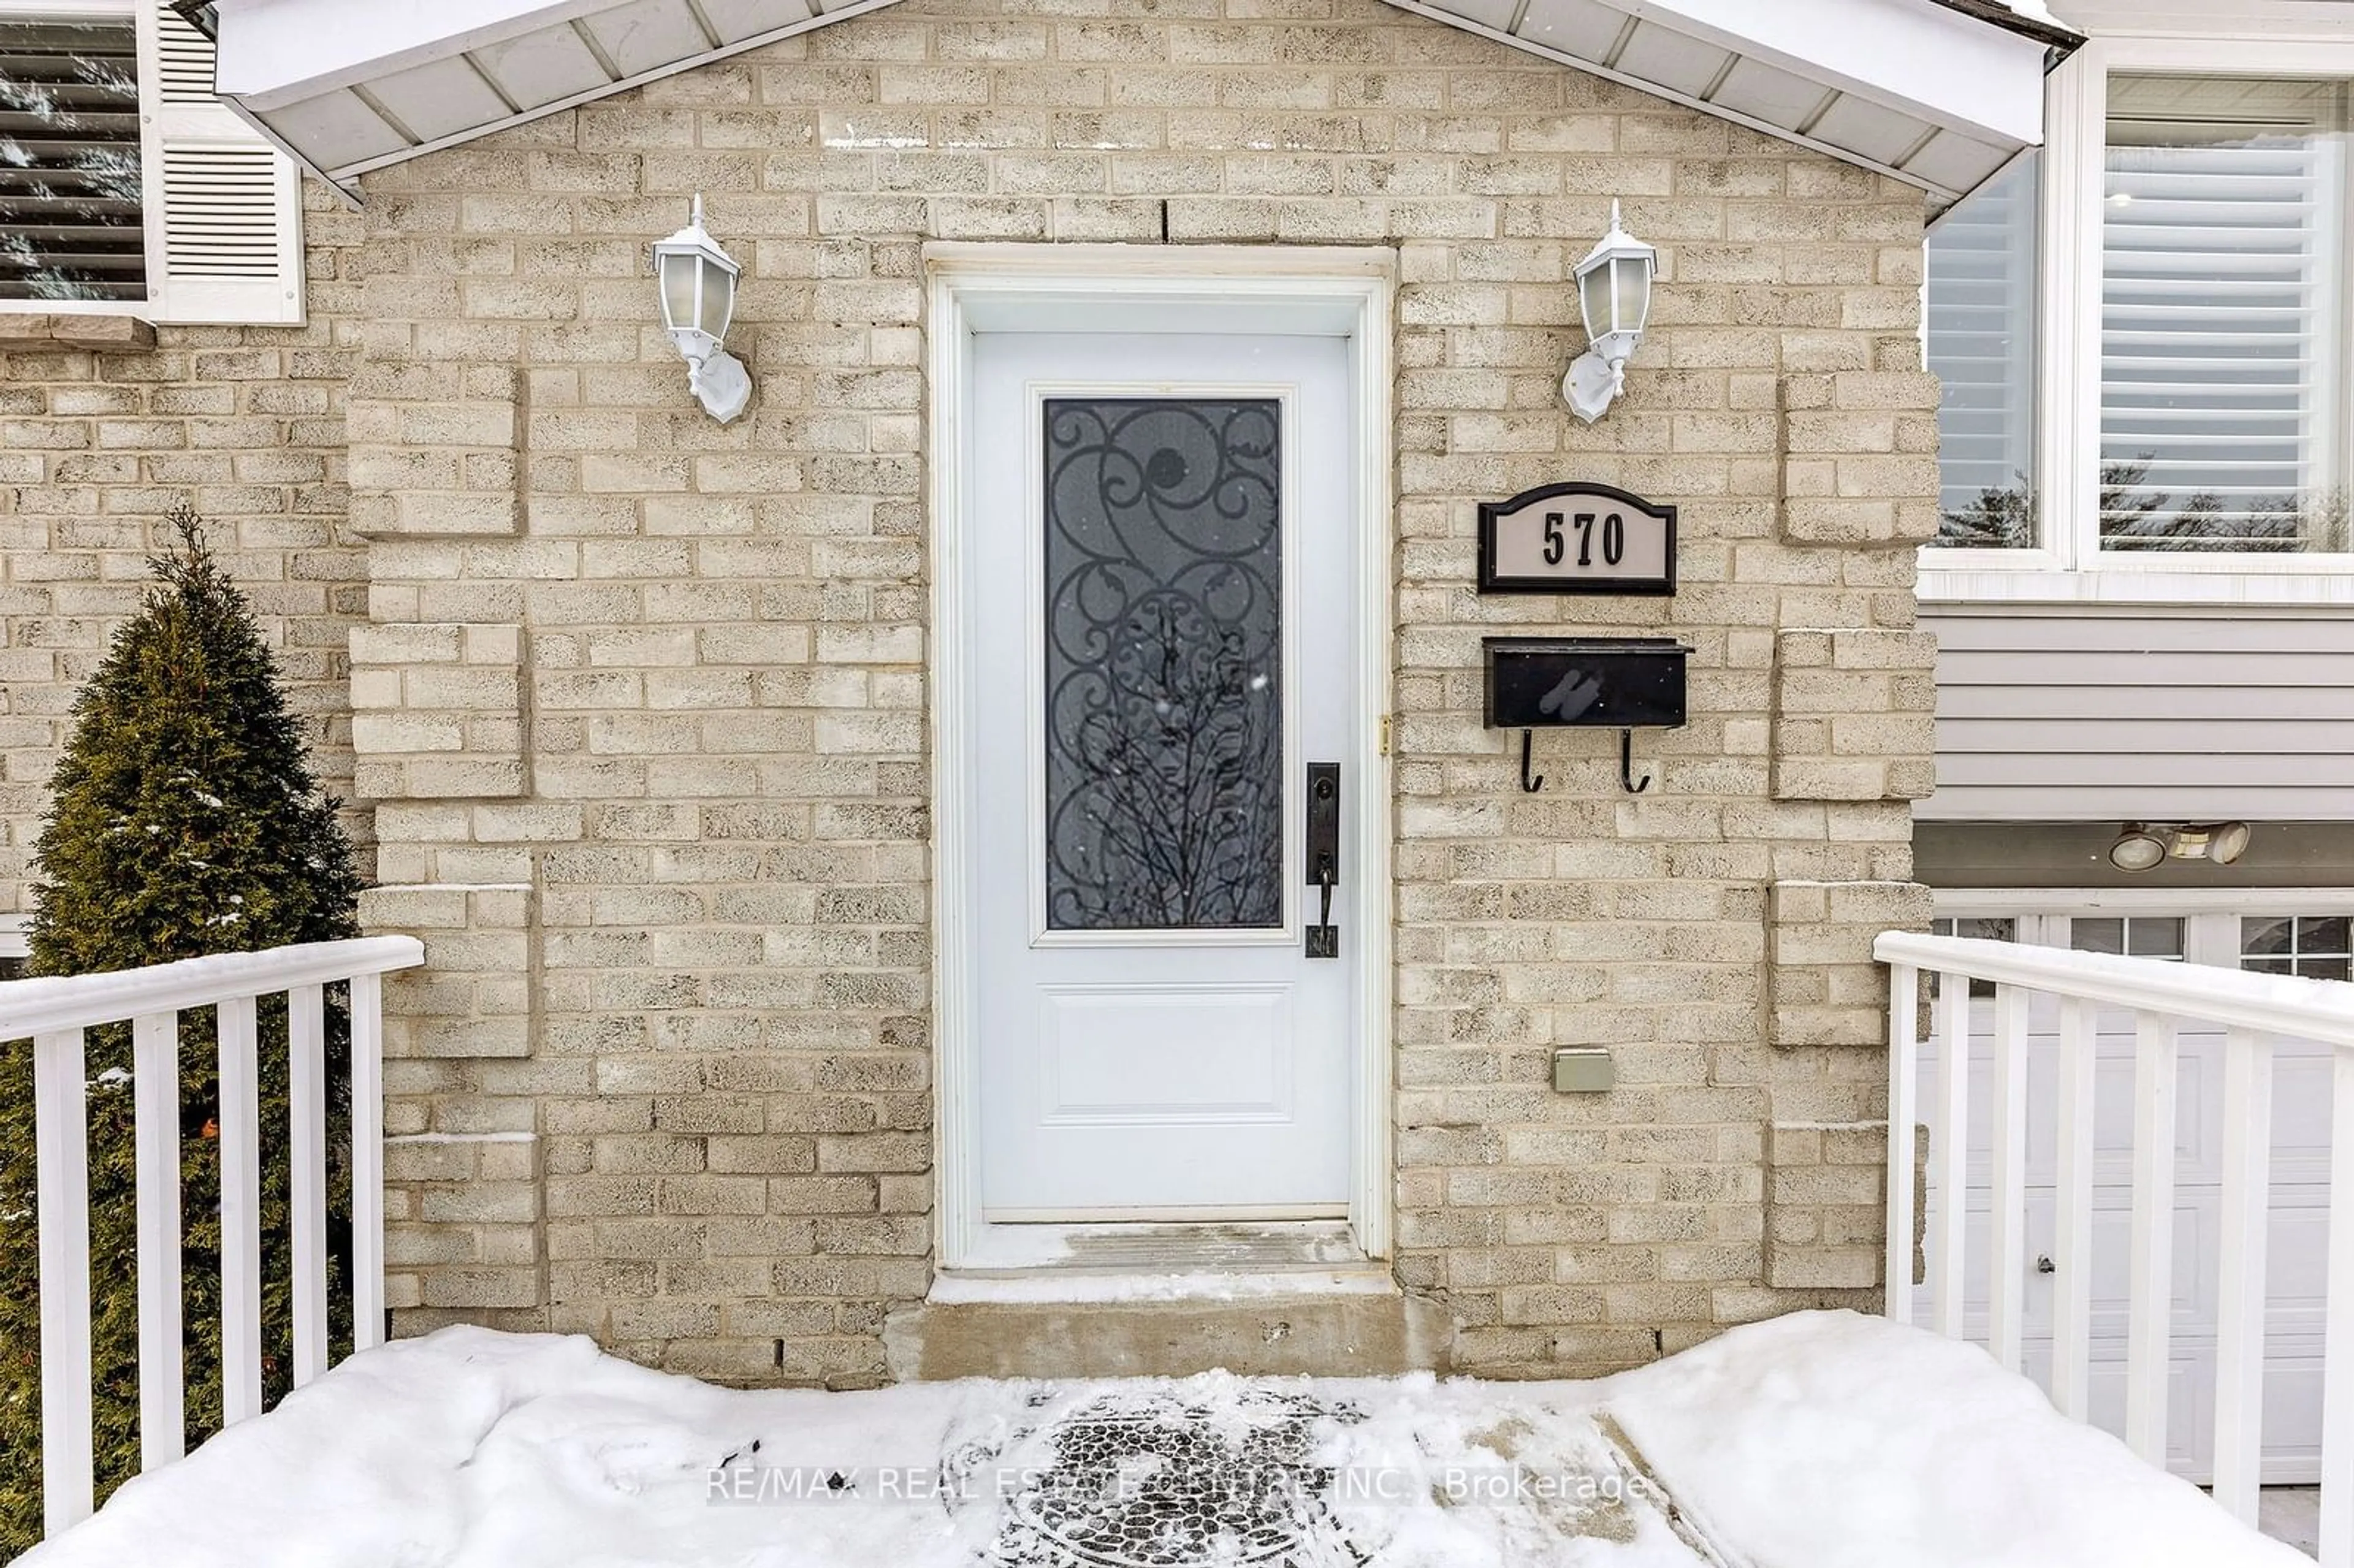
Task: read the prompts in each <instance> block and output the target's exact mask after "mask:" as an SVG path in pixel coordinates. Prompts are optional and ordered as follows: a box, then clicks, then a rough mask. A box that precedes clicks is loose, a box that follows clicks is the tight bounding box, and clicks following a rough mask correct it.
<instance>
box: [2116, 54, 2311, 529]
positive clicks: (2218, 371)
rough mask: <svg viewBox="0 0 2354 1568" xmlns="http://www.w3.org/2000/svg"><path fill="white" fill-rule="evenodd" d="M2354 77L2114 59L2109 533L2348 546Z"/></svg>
mask: <svg viewBox="0 0 2354 1568" xmlns="http://www.w3.org/2000/svg"><path fill="white" fill-rule="evenodd" d="M2345 94H2346V88H2345V85H2344V84H2343V83H2338V82H2322V81H2290V80H2260V79H2239V80H2232V79H2195V78H2179V77H2177V78H2158V77H2117V78H2114V79H2112V81H2111V87H2110V123H2109V143H2110V145H2109V149H2108V154H2107V165H2108V167H2107V177H2106V188H2105V192H2104V196H2105V207H2104V209H2103V215H2102V217H2103V223H2102V228H2103V244H2102V266H2101V362H2102V363H2101V452H2102V459H2103V461H2104V465H2105V468H2104V482H2103V490H2104V493H2105V494H2110V495H2112V496H2114V497H2115V499H2113V500H2112V501H2111V502H2110V503H2107V510H2106V514H2105V516H2104V517H2103V519H2102V528H2101V532H2102V535H2103V537H2102V544H2103V545H2104V546H2105V547H2106V548H2109V549H2134V550H2150V549H2160V550H2181V549H2206V550H2214V549H2225V550H2228V549H2256V550H2272V551H2279V550H2298V549H2306V550H2311V549H2344V548H2345V547H2346V546H2345V545H2344V543H2343V542H2342V540H2341V539H2340V538H2339V537H2338V535H2342V505H2343V502H2342V490H2341V487H2342V485H2343V484H2344V473H2345V468H2344V463H2345V445H2346V442H2345V433H2346V410H2345V404H2344V401H2343V399H2344V397H2345V396H2346V392H2347V387H2346V377H2347V366H2346V365H2345V349H2344V344H2343V334H2344V331H2345V322H2344V317H2343V312H2344V311H2345V309H2346V301H2345V291H2346V288H2347V279H2348V276H2349V273H2348V268H2347V260H2346V257H2345V247H2346V237H2345V226H2346V178H2347V170H2346V164H2345V158H2346V147H2345V136H2344V134H2343V132H2344V130H2345V107H2344V104H2345ZM2161 498H2162V499H2161Z"/></svg>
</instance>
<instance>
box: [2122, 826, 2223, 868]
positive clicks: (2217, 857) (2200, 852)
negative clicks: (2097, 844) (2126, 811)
mask: <svg viewBox="0 0 2354 1568" xmlns="http://www.w3.org/2000/svg"><path fill="white" fill-rule="evenodd" d="M2250 837H2251V834H2250V832H2249V828H2248V824H2247V823H2245V822H2200V823H2196V824H2187V825H2185V826H2182V827H2174V828H2160V827H2151V826H2149V825H2148V824H2147V823H2143V822H2127V823H2126V826H2125V831H2124V832H2121V833H2119V834H2118V835H2117V842H2115V843H2113V844H2111V845H2110V846H2109V863H2110V864H2111V865H2114V866H2115V867H2116V868H2117V869H2118V870H2119V871H2152V870H2155V869H2156V868H2157V867H2158V866H2159V865H2160V864H2162V863H2165V862H2167V861H2169V860H2203V861H2207V862H2210V863H2213V864H2215V865H2229V864H2231V863H2232V862H2233V861H2235V860H2238V859H2239V858H2240V857H2241V856H2242V855H2243V854H2245V853H2248V840H2249V838H2250Z"/></svg>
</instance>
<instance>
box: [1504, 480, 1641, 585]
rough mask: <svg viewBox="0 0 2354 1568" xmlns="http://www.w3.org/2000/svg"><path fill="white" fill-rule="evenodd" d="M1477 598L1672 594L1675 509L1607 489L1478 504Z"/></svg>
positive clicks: (1550, 488)
mask: <svg viewBox="0 0 2354 1568" xmlns="http://www.w3.org/2000/svg"><path fill="white" fill-rule="evenodd" d="M1479 591H1480V592H1481V593H1634V594H1670V593H1673V592H1675V591H1676V509H1675V508H1674V507H1672V506H1654V505H1653V504H1651V503H1649V502H1648V501H1645V500H1644V499H1643V498H1642V497H1640V496H1638V495H1629V494H1628V493H1626V492H1625V491H1623V490H1614V489H1612V488H1611V487H1610V486H1609V485H1606V484H1547V485H1541V486H1539V487H1538V488H1537V489H1535V490H1524V491H1522V492H1521V493H1520V494H1518V495H1515V496H1513V497H1512V498H1511V500H1510V501H1491V502H1483V503H1481V504H1480V507H1479Z"/></svg>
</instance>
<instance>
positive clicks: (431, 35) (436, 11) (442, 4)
mask: <svg viewBox="0 0 2354 1568" xmlns="http://www.w3.org/2000/svg"><path fill="white" fill-rule="evenodd" d="M611 4H612V0H366V3H364V4H355V3H354V0H218V5H219V14H220V44H219V48H218V49H217V60H218V65H217V75H216V80H215V83H214V86H215V90H217V91H218V92H220V93H221V94H223V95H224V96H228V97H235V98H238V99H239V100H242V101H244V102H246V103H247V104H248V105H249V106H250V107H252V108H255V109H263V110H266V109H272V108H276V107H278V106H279V105H280V104H281V102H284V101H291V100H293V99H300V98H309V97H312V96H313V95H314V94H317V93H321V92H326V91H329V90H333V89H334V88H338V87H349V86H351V85H352V84H353V83H355V82H364V81H367V80H370V79H373V78H376V77H379V76H384V75H387V74H388V73H389V72H392V71H395V70H399V69H405V68H407V67H408V66H412V65H423V64H425V63H426V62H428V61H429V60H436V59H446V58H449V57H450V56H451V55H455V54H461V53H463V52H464V51H465V50H468V49H473V48H482V47H483V46H484V45H486V44H495V43H499V42H502V41H504V40H505V39H507V38H512V37H517V36H519V35H521V34H524V33H528V32H531V31H534V30H535V29H536V28H540V27H546V26H558V25H561V24H563V23H566V22H568V21H570V20H572V19H573V18H574V17H576V16H588V15H590V14H591V13H593V12H596V11H598V10H600V9H602V8H604V7H605V6H608V5H611ZM290 89H291V91H290Z"/></svg>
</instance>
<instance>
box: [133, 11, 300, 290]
mask: <svg viewBox="0 0 2354 1568" xmlns="http://www.w3.org/2000/svg"><path fill="white" fill-rule="evenodd" d="M146 16H147V17H148V18H151V19H152V21H153V25H154V38H155V48H154V56H153V58H154V62H155V63H154V81H155V83H156V90H155V92H154V97H153V98H152V99H151V100H150V101H151V102H152V103H153V105H154V110H153V112H154V116H155V124H156V135H155V138H154V147H155V154H154V161H153V162H151V164H149V169H150V182H151V188H160V190H161V192H162V196H163V200H162V203H161V214H160V218H159V220H158V221H157V222H155V223H153V224H151V225H150V226H149V228H148V234H149V237H150V243H149V248H150V256H149V262H148V277H149V282H150V293H151V298H152V302H153V304H154V314H155V319H156V320H158V321H166V322H184V323H268V322H300V321H301V320H302V185H301V178H300V175H299V172H298V171H297V170H296V168H295V166H294V164H293V162H292V160H291V159H289V158H287V157H286V155H285V154H281V153H280V152H279V151H278V150H277V149H276V148H274V147H272V146H271V145H270V143H269V142H267V141H266V140H264V139H263V137H262V136H261V134H260V132H257V131H255V130H254V129H253V128H252V127H251V126H249V125H248V124H247V123H246V122H244V121H243V120H241V119H239V118H238V116H237V113H236V111H233V110H231V109H230V108H228V105H226V104H224V103H222V102H220V101H218V100H217V98H215V97H214V95H213V46H212V44H211V42H210V41H209V40H207V38H206V37H205V36H204V35H203V34H201V33H199V32H197V31H196V28H194V27H192V26H189V25H188V24H187V22H186V21H185V20H183V19H182V18H181V17H180V16H179V15H178V14H177V13H175V12H174V11H173V10H172V9H171V8H170V7H169V6H168V5H163V4H161V3H160V0H159V3H158V4H156V5H155V6H154V9H153V10H152V11H150V12H148V13H146Z"/></svg>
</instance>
